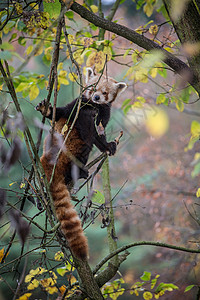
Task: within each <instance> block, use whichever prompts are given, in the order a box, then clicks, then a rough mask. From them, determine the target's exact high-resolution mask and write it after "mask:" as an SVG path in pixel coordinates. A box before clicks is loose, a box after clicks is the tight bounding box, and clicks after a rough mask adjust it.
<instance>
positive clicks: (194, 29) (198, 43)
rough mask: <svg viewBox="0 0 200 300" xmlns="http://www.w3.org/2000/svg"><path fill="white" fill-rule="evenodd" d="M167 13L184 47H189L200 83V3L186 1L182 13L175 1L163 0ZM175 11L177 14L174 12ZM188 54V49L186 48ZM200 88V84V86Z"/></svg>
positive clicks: (189, 56) (190, 57)
mask: <svg viewBox="0 0 200 300" xmlns="http://www.w3.org/2000/svg"><path fill="white" fill-rule="evenodd" d="M163 2H164V5H165V8H166V10H167V13H168V15H169V17H170V19H171V21H172V23H173V26H174V29H175V31H176V33H177V35H178V38H179V40H180V42H181V44H182V45H184V44H185V45H189V49H190V51H191V55H189V52H188V54H187V60H188V63H189V65H190V67H191V69H192V70H193V72H194V74H195V76H196V77H197V78H198V81H199V82H200V68H199V66H200V5H199V3H198V2H199V1H196V0H194V1H191V0H190V1H185V3H184V7H183V8H182V12H181V14H180V16H179V15H178V14H179V11H178V8H175V7H173V3H174V1H173V0H163ZM174 9H176V10H177V12H176V11H175V12H174ZM186 52H187V48H186ZM199 86H200V84H199Z"/></svg>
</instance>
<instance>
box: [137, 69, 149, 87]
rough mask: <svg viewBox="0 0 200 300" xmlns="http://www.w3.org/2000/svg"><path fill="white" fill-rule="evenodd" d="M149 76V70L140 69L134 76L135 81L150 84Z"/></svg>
mask: <svg viewBox="0 0 200 300" xmlns="http://www.w3.org/2000/svg"><path fill="white" fill-rule="evenodd" d="M147 75H148V70H147V69H145V68H139V69H138V70H136V71H135V74H134V78H135V81H141V82H144V83H147V82H148V77H147Z"/></svg>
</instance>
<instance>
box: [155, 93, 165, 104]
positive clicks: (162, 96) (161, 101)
mask: <svg viewBox="0 0 200 300" xmlns="http://www.w3.org/2000/svg"><path fill="white" fill-rule="evenodd" d="M165 100H166V97H165V95H164V94H159V95H158V97H157V98H156V104H161V103H163V102H165Z"/></svg>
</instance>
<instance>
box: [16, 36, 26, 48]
mask: <svg viewBox="0 0 200 300" xmlns="http://www.w3.org/2000/svg"><path fill="white" fill-rule="evenodd" d="M18 43H19V44H20V45H21V46H25V45H26V40H25V38H24V37H23V36H20V37H19V39H18Z"/></svg>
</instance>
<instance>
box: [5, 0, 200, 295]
mask: <svg viewBox="0 0 200 300" xmlns="http://www.w3.org/2000/svg"><path fill="white" fill-rule="evenodd" d="M122 2H123V1H122ZM136 2H140V1H136ZM146 2H147V3H148V1H146ZM92 5H93V8H95V7H97V6H96V5H98V4H97V3H95V2H94V3H93V4H92ZM112 5H113V3H112V2H110V1H107V0H105V1H102V9H103V12H104V14H105V15H107V14H108V13H109V11H110V8H111V7H112ZM156 5H157V6H154V10H153V11H152V13H149V14H148V12H146V11H145V10H144V9H143V6H141V7H139V6H140V5H139V4H138V3H135V2H134V1H124V2H123V3H122V4H121V5H120V6H119V8H118V10H117V11H116V14H115V20H117V22H118V23H120V24H122V25H125V26H127V27H129V28H131V29H133V30H136V31H137V32H139V33H140V34H144V35H145V36H147V37H148V38H149V39H152V40H154V39H156V40H157V41H159V42H160V45H164V46H165V47H167V48H168V50H169V51H171V52H172V53H173V54H176V55H177V56H179V57H180V58H183V56H184V54H185V52H184V51H186V50H185V49H183V47H181V45H180V42H179V40H178V38H177V35H176V33H175V31H174V28H173V26H172V24H171V23H170V22H168V20H169V18H168V17H167V16H166V12H164V7H163V5H162V4H161V1H157V2H156ZM156 8H160V10H159V11H157V9H156ZM2 12H3V9H2V11H1V18H4V15H3V14H2ZM68 12H70V11H68ZM162 12H163V14H162ZM166 20H167V21H166ZM11 22H15V20H13V21H11ZM20 22H21V23H20V24H18V26H19V27H20V26H23V24H22V23H23V20H21V21H20ZM2 23H3V20H1V23H0V24H2ZM8 24H10V23H8ZM66 24H67V30H68V33H69V34H71V35H76V34H77V32H79V37H82V36H83V37H85V38H93V37H94V36H95V33H96V32H97V31H98V29H97V28H93V29H91V27H90V28H89V29H88V30H86V28H88V22H87V21H85V20H83V19H80V17H79V16H77V15H76V14H75V13H74V14H73V15H71V16H70V14H69V15H68V19H67V21H66ZM14 26H15V25H14ZM156 26H158V27H156ZM18 29H19V28H18ZM29 30H30V32H29V34H28V33H27V32H25V33H23V31H21V33H20V31H17V30H16V27H12V25H10V28H7V27H4V29H3V30H2V32H1V38H2V40H3V45H4V43H5V45H7V44H6V43H7V42H8V44H10V45H12V47H13V48H12V49H9V47H8V49H6V47H5V48H4V49H3V50H4V52H5V51H8V52H9V51H11V52H12V51H13V52H15V53H17V55H13V56H12V58H7V57H6V58H5V59H8V60H9V64H10V65H11V66H13V67H14V68H15V70H14V69H13V74H14V75H13V78H14V83H15V88H16V91H17V95H18V101H19V103H20V106H21V109H22V112H23V115H24V116H25V120H26V122H27V124H28V127H29V129H30V132H31V135H32V137H33V140H34V141H35V142H36V141H37V139H38V133H39V130H40V122H41V119H42V118H41V116H40V115H39V114H38V112H36V110H35V106H36V105H37V104H38V103H39V102H40V101H41V100H43V99H44V98H45V97H46V95H47V90H46V88H45V87H46V81H47V80H48V76H49V69H50V63H51V56H50V59H49V58H48V55H50V53H52V51H53V46H52V45H51V43H50V44H49V47H47V45H46V46H45V48H44V49H43V50H44V52H43V50H41V51H40V49H39V52H38V53H35V55H32V56H31V53H32V51H33V50H32V48H31V47H35V45H34V44H33V39H34V37H35V35H37V36H40V35H38V33H37V30H38V29H36V31H35V32H34V30H33V28H29ZM31 30H32V33H31ZM81 30H82V31H81ZM153 30H154V31H153ZM44 31H45V30H44ZM86 31H88V33H87V34H85V35H83V32H86ZM89 33H90V34H89ZM15 34H16V35H15ZM52 34H54V36H55V31H54V29H53V30H52ZM12 35H14V38H12ZM104 39H105V40H109V41H112V59H110V60H109V61H108V62H107V63H106V70H105V71H106V72H107V73H108V75H109V76H111V77H114V78H115V79H116V80H118V81H125V82H126V83H127V84H128V88H127V90H126V91H125V92H124V94H122V95H121V96H120V97H119V99H118V100H117V101H116V102H114V104H113V107H112V114H111V120H110V123H109V125H108V127H107V129H106V133H107V139H108V140H113V139H114V138H115V137H116V136H117V135H118V134H119V132H120V131H121V130H123V132H124V134H123V137H122V139H121V140H120V144H119V146H118V151H117V153H116V155H115V156H114V157H111V158H109V165H110V182H111V187H112V191H111V193H112V197H113V200H112V204H113V208H114V215H115V226H116V237H117V243H118V246H123V245H126V244H130V243H132V242H137V241H160V242H164V243H168V244H173V245H179V246H184V247H188V248H196V243H197V241H198V240H199V221H198V220H199V217H198V216H199V213H200V212H199V199H198V198H197V196H198V195H196V192H197V190H198V187H199V169H198V168H199V167H198V165H197V163H198V160H199V153H198V152H199V142H198V141H197V142H196V143H195V145H194V146H193V145H192V146H191V144H190V143H191V124H193V125H195V124H198V122H199V117H200V113H199V108H200V104H199V101H197V100H199V98H198V95H197V93H196V92H195V91H194V89H192V88H191V87H190V86H188V87H187V84H186V83H183V82H182V81H181V80H180V77H178V76H177V74H175V73H174V72H172V71H171V69H170V68H169V67H167V66H166V65H164V64H161V62H160V59H162V57H161V58H160V59H159V55H160V54H159V53H153V54H152V57H151V58H150V60H152V61H153V63H152V61H151V62H150V65H148V64H149V60H148V59H146V58H144V57H146V56H145V54H146V52H145V51H143V49H141V48H139V47H138V46H137V45H135V44H133V43H131V42H129V41H127V40H125V39H124V38H122V37H118V36H113V34H112V33H110V32H106V33H105V38H104ZM34 42H35V41H34ZM164 46H163V47H164ZM134 55H135V56H134ZM29 56H30V57H29ZM19 57H22V58H23V59H24V60H25V61H26V60H27V57H28V62H27V63H26V65H25V67H24V68H23V69H20V67H21V64H22V63H23V62H22V61H21V60H20V59H19ZM0 58H1V59H4V58H3V57H2V56H1V57H0ZM77 58H78V59H79V56H78V54H77ZM142 58H144V68H146V69H148V71H147V73H146V77H140V78H139V75H138V77H136V76H135V77H134V76H133V73H131V72H130V71H129V70H130V68H131V66H132V64H133V63H134V65H136V64H138V65H139V63H140V61H141V59H142ZM157 58H158V61H159V62H158V63H160V65H158V68H160V70H159V71H156V73H153V72H154V71H152V70H154V69H155V68H154V67H155V63H156V59H157ZM145 59H146V60H145ZM87 60H88V57H87V55H86V56H85V57H84V58H83V62H82V63H81V64H82V67H85V64H89V62H88V61H87ZM86 61H87V63H86ZM145 62H146V65H145ZM59 63H62V65H59V66H60V69H59V76H60V87H59V88H60V89H59V93H58V106H62V105H66V104H67V103H69V102H70V101H72V100H73V99H74V98H75V97H77V96H78V95H79V88H78V85H77V83H76V82H74V80H73V78H71V80H70V78H68V77H67V76H69V73H72V72H75V68H74V67H72V63H71V61H70V58H69V57H67V56H66V47H64V46H62V47H61V50H60V60H59ZM151 63H152V65H151ZM16 70H17V72H18V73H17V72H16ZM105 71H104V72H105ZM11 73H12V72H11ZM30 74H32V75H30ZM67 74H68V75H67ZM134 74H135V73H134ZM66 78H67V79H66ZM0 79H1V84H2V85H1V94H0V95H1V103H0V108H1V111H2V117H1V151H4V152H5V151H6V152H7V153H9V151H10V150H9V149H10V140H11V139H13V138H14V136H16V135H17V136H18V137H19V138H20V139H21V141H22V143H20V148H21V155H20V157H19V160H18V161H17V162H16V163H15V164H14V165H12V164H11V166H8V167H7V169H6V168H3V164H2V168H1V174H0V188H1V189H3V190H4V191H6V195H7V201H8V203H10V205H9V204H7V205H6V209H5V211H4V215H3V217H2V219H1V227H0V237H1V239H0V251H1V249H4V250H2V252H1V255H3V253H4V252H5V250H6V248H7V247H8V245H9V243H10V242H11V241H10V238H11V236H12V235H13V232H14V228H13V226H10V222H9V218H10V217H9V216H8V213H9V211H10V207H11V206H12V205H13V206H16V207H19V205H20V203H21V200H22V198H23V195H24V190H25V187H26V184H27V181H26V180H25V178H27V177H28V175H27V174H28V172H29V171H30V169H31V166H32V163H31V161H30V158H29V155H28V152H27V149H26V145H25V144H24V142H23V133H22V131H23V128H21V127H23V126H22V122H21V117H20V115H18V114H17V113H16V109H15V107H14V105H13V104H12V101H11V98H10V96H9V94H8V93H7V92H6V87H5V85H4V83H3V79H2V77H1V78H0ZM30 82H31V84H32V86H33V89H32V91H31V90H30V86H29V88H27V86H28V84H29V85H30ZM20 83H24V85H23V84H21V86H20ZM26 84H27V86H26ZM37 89H39V91H38V93H37ZM23 93H24V94H23ZM35 96H36V97H35ZM173 97H174V98H173ZM173 99H179V100H180V101H178V100H174V101H173ZM5 109H6V111H7V113H8V115H9V123H8V122H7V125H6V126H7V130H8V131H9V134H8V135H7V136H6V135H5V130H6V128H5V127H4V124H3V116H4V114H3V112H5ZM195 122H196V123H195ZM46 124H47V125H48V126H49V128H50V123H49V122H46ZM20 126H21V127H20ZM18 128H20V130H18ZM46 134H47V131H46V130H44V134H43V137H44V136H45V135H46ZM41 152H42V146H41V147H40V150H39V154H41ZM1 153H2V152H1ZM98 155H99V153H98V150H97V149H93V152H92V155H91V157H90V160H92V159H94V158H95V157H96V156H98ZM95 168H96V167H93V169H92V170H91V171H90V173H91V172H92V171H94V170H95ZM27 170H29V171H28V172H27ZM82 182H83V180H79V181H78V183H76V186H75V188H78V187H79V186H80V185H81V183H82ZM32 184H33V183H32ZM93 188H94V189H95V190H98V191H100V192H101V193H103V187H102V177H101V171H100V172H99V173H98V174H97V175H96V176H95V179H94V185H93ZM2 193H3V192H2V190H1V197H2ZM28 193H30V194H29V198H28V200H29V201H27V200H26V202H25V206H24V210H23V211H24V212H25V214H26V215H27V216H29V217H30V218H32V217H33V216H35V217H34V221H35V222H36V223H37V224H39V225H40V226H42V227H43V226H45V222H46V223H47V217H46V214H45V212H42V213H41V212H40V210H38V205H36V204H35V202H33V199H32V198H37V197H36V195H34V193H35V192H34V187H32V188H31V189H30V191H29V192H28ZM33 195H34V196H33ZM87 195H88V186H85V187H84V188H83V189H81V191H80V192H78V193H77V194H76V196H77V197H78V199H82V198H83V197H87ZM31 197H32V198H31ZM84 199H87V198H84ZM82 203H83V204H81V205H78V206H77V210H78V211H80V212H82V214H83V213H84V201H83V202H82ZM88 215H89V217H88V219H87V220H86V223H85V224H84V226H85V227H86V230H85V232H86V235H87V237H88V240H89V246H90V260H89V262H90V264H91V266H93V267H94V266H95V265H96V263H97V262H98V261H99V260H101V259H102V258H103V257H104V256H105V255H107V254H108V249H107V236H106V228H102V227H104V226H102V225H103V223H102V219H103V218H104V216H105V212H104V211H103V209H102V210H101V203H99V202H98V201H97V202H96V203H95V202H94V204H93V206H92V207H91V208H90V209H89V211H88ZM92 216H95V217H94V218H93V217H92ZM12 223H13V222H12ZM88 225H89V226H88ZM14 227H15V225H14ZM40 243H41V231H40V230H39V229H38V228H37V226H34V225H33V224H32V226H31V229H30V233H29V237H28V240H27V242H26V244H25V246H24V247H25V249H26V251H27V252H30V253H29V255H28V256H25V257H23V258H22V259H18V258H19V257H20V254H21V244H20V242H19V239H18V238H17V237H15V239H14V241H12V247H11V248H10V250H9V253H8V256H7V258H6V259H5V262H4V263H3V264H2V266H1V269H0V278H1V279H0V287H1V296H0V299H2V300H3V299H5V300H7V299H12V298H13V295H12V292H13V290H14V289H15V287H16V284H17V279H18V278H20V274H21V273H22V272H23V266H24V264H27V266H26V270H31V269H36V268H37V267H38V266H42V263H43V261H45V259H46V258H48V264H49V265H48V268H50V269H52V270H54V268H55V266H57V265H59V262H58V261H56V260H55V259H54V256H55V254H56V253H57V252H58V250H59V246H58V245H57V246H56V245H54V246H52V247H51V246H50V247H49V248H48V251H46V252H45V253H43V250H42V249H41V248H40ZM33 249H35V250H33ZM32 250H33V251H32ZM128 251H129V252H130V253H131V254H130V255H129V256H128V259H127V260H126V261H124V262H123V264H122V265H121V266H120V270H119V271H120V272H119V273H118V274H117V275H116V278H118V279H120V278H123V280H124V281H125V283H124V284H123V287H124V288H125V290H126V291H125V292H124V293H123V295H121V296H119V297H118V299H123V300H125V299H126V300H129V299H143V297H142V295H140V296H139V297H138V296H137V295H136V294H130V288H131V286H132V285H133V284H134V282H138V281H140V276H141V275H142V274H143V273H144V271H146V272H150V273H151V274H152V276H153V277H155V276H156V275H160V278H159V280H161V281H162V282H168V283H173V284H175V285H177V286H178V287H179V289H178V290H174V291H173V292H170V293H169V292H166V294H165V295H164V296H163V297H161V298H163V299H186V300H189V299H196V295H197V288H196V286H199V275H200V264H199V257H198V254H191V253H185V252H180V251H175V250H170V249H166V248H161V247H152V246H139V247H134V248H130V249H129V250H128ZM44 257H45V258H44ZM1 259H2V257H1ZM13 260H15V261H14V263H12V264H9V262H12V261H13ZM4 264H8V265H6V267H4ZM26 272H27V274H28V271H26ZM59 284H60V286H61V285H62V284H64V278H63V276H60V278H59ZM189 285H195V287H194V288H193V289H191V290H190V291H188V292H187V293H184V290H185V288H186V287H187V286H189ZM37 293H38V294H37ZM40 293H41V291H38V292H36V293H35V294H34V295H35V296H34V298H30V299H59V298H54V297H55V296H54V295H49V298H46V296H45V294H44V295H43V296H42V294H40ZM20 299H21V298H20ZM24 299H28V298H24ZM108 299H110V298H109V297H108ZM112 299H114V298H112ZM116 299H117V298H116ZM146 299H150V298H146Z"/></svg>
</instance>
